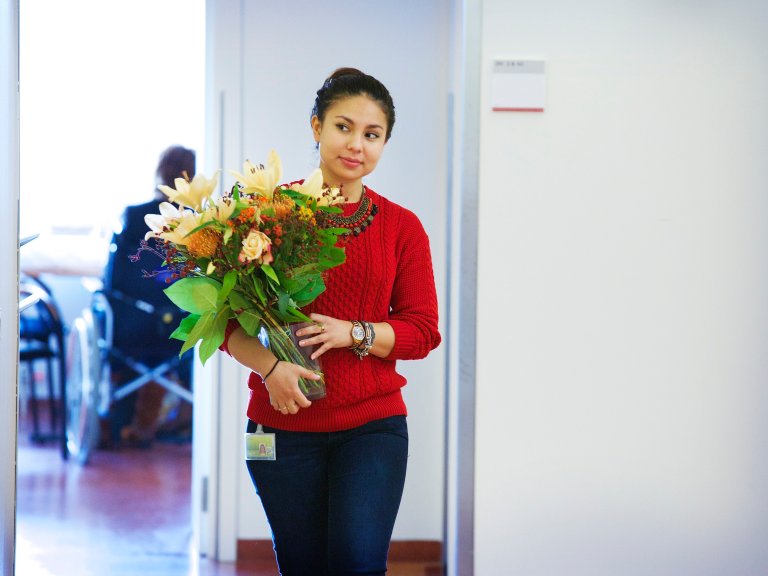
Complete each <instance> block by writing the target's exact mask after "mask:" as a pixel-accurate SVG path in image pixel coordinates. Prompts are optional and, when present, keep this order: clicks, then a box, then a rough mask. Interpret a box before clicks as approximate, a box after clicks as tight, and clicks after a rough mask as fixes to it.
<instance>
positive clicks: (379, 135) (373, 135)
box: [365, 132, 381, 140]
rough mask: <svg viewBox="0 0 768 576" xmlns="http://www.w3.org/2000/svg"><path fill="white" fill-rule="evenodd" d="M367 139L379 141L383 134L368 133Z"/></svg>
mask: <svg viewBox="0 0 768 576" xmlns="http://www.w3.org/2000/svg"><path fill="white" fill-rule="evenodd" d="M365 137H366V138H368V140H377V139H379V138H381V134H379V133H378V132H366V134H365Z"/></svg>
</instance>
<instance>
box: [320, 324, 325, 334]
mask: <svg viewBox="0 0 768 576" xmlns="http://www.w3.org/2000/svg"><path fill="white" fill-rule="evenodd" d="M323 332H325V324H323V323H322V322H320V334H322V333H323Z"/></svg>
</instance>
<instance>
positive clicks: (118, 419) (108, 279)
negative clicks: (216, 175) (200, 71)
mask: <svg viewBox="0 0 768 576" xmlns="http://www.w3.org/2000/svg"><path fill="white" fill-rule="evenodd" d="M194 175H195V152H194V151H193V150H190V149H188V148H184V147H183V146H171V147H169V148H167V149H166V150H165V151H164V152H163V153H162V154H161V156H160V160H159V163H158V166H157V172H156V177H157V178H156V179H157V184H158V185H160V184H165V185H167V186H171V187H173V186H175V184H174V180H175V179H176V178H185V177H186V178H189V179H190V180H191V179H192V177H193V176H194ZM165 200H166V198H165V195H164V194H163V193H162V192H160V190H159V189H158V188H156V189H155V196H154V198H153V199H152V200H150V201H148V202H145V203H143V204H138V205H134V206H128V207H127V208H126V209H125V211H124V213H123V217H122V223H121V225H120V226H119V227H117V228H116V230H115V233H114V235H113V237H112V243H111V245H110V254H109V260H108V263H107V268H106V270H105V276H104V291H105V294H106V296H107V299H108V301H109V304H110V307H111V309H112V316H113V333H112V350H111V352H110V355H109V357H110V360H109V363H110V370H111V378H112V382H113V386H115V387H119V386H120V385H121V384H123V383H126V382H130V381H131V380H132V379H135V378H136V377H137V376H140V374H138V373H137V372H140V369H139V368H137V366H136V363H137V362H138V364H139V365H140V366H143V367H148V368H153V367H157V366H159V365H161V364H162V363H164V362H170V364H171V370H170V372H169V374H167V376H168V377H170V378H173V379H174V380H176V381H177V382H178V383H179V384H180V385H181V386H183V387H184V388H186V389H189V388H190V385H191V376H192V374H191V372H192V361H193V354H192V353H191V351H190V352H187V353H186V354H184V356H183V357H182V358H181V359H180V360H179V361H178V362H176V361H175V359H176V358H177V357H178V353H179V349H180V348H181V342H180V341H178V340H172V339H169V336H170V334H171V333H172V332H173V330H174V329H175V328H176V326H178V324H179V321H180V319H181V311H180V310H179V309H178V308H177V307H176V306H175V305H174V304H173V303H171V301H170V300H169V299H168V297H167V296H166V295H165V294H164V293H163V290H164V289H165V288H167V287H168V285H169V281H170V278H169V277H168V275H167V274H164V273H163V272H162V269H161V264H162V261H161V260H160V259H159V258H158V257H157V255H156V254H153V253H152V252H151V251H148V250H142V251H141V252H139V245H140V242H141V241H142V240H143V239H144V235H145V234H146V232H147V230H148V228H147V225H146V223H145V222H144V216H145V215H146V214H156V213H158V212H159V205H160V203H161V202H163V201H165ZM155 241H156V240H155V239H151V240H150V241H149V242H150V243H152V242H155ZM131 256H135V258H134V259H132V258H131ZM134 260H135V261H134ZM145 271H149V272H151V273H152V274H153V275H151V276H150V277H147V275H146V274H145ZM169 396H170V395H169V394H168V393H167V388H165V387H163V386H161V385H160V384H159V383H158V382H154V381H150V382H147V383H146V384H144V385H142V386H141V387H139V388H138V390H137V391H136V392H132V393H130V394H128V395H127V396H125V397H124V398H121V399H120V400H117V401H116V402H114V403H113V404H112V405H111V406H110V409H109V415H108V418H107V420H108V422H106V423H105V422H102V432H101V437H102V446H103V447H110V446H114V445H116V444H118V443H119V444H121V445H128V446H142V447H147V446H150V445H151V443H152V440H153V439H154V438H155V436H156V434H157V433H158V429H160V428H161V427H162V429H161V430H160V431H161V432H162V431H165V432H166V433H168V434H176V435H177V436H179V435H181V436H184V437H189V433H190V431H191V430H190V428H191V406H190V405H189V403H187V402H178V398H177V399H176V400H177V401H176V403H175V406H174V405H173V403H171V402H169V398H168V397H169ZM169 406H171V408H172V410H171V413H170V414H166V413H164V412H166V411H168V407H169ZM164 408H165V410H164Z"/></svg>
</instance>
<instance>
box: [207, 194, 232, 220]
mask: <svg viewBox="0 0 768 576" xmlns="http://www.w3.org/2000/svg"><path fill="white" fill-rule="evenodd" d="M235 208H237V204H236V203H235V201H234V200H232V198H219V199H218V200H216V202H214V203H212V204H210V205H209V206H208V207H207V208H206V209H205V212H204V215H203V220H204V221H206V222H208V221H210V220H216V221H217V222H222V223H224V222H226V221H227V220H229V217H230V216H232V213H233V212H234V211H235Z"/></svg>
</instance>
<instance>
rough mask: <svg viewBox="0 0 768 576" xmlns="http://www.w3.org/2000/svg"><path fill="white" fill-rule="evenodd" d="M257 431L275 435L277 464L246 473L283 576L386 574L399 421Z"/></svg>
mask: <svg viewBox="0 0 768 576" xmlns="http://www.w3.org/2000/svg"><path fill="white" fill-rule="evenodd" d="M255 431H256V424H255V423H254V422H251V421H249V422H248V432H255ZM264 431H265V432H274V433H275V443H276V449H275V453H276V455H277V459H276V460H274V461H262V460H249V461H247V465H248V472H249V473H250V475H251V479H252V480H253V484H254V486H255V487H256V492H257V493H258V494H259V497H260V498H261V503H262V505H263V506H264V511H265V512H266V515H267V520H268V521H269V525H270V528H271V529H272V539H273V542H274V547H275V555H276V557H277V563H278V565H279V567H280V573H281V574H282V576H347V575H352V574H385V573H386V571H387V552H388V550H389V541H390V538H391V537H392V528H393V527H394V524H395V518H396V516H397V511H398V508H399V507H400V499H401V497H402V494H403V485H404V483H405V469H406V463H407V460H408V426H407V423H406V419H405V416H393V417H390V418H384V419H382V420H375V421H373V422H369V423H367V424H364V425H363V426H360V427H358V428H353V429H351V430H344V431H342V432H328V433H326V432H286V431H284V430H276V429H274V428H268V427H264Z"/></svg>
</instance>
